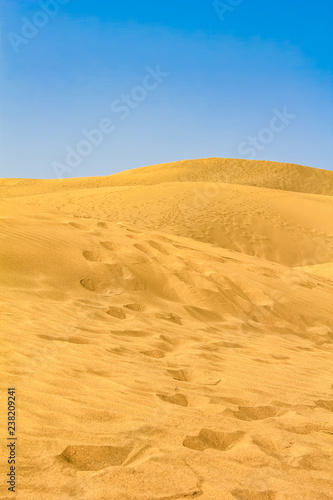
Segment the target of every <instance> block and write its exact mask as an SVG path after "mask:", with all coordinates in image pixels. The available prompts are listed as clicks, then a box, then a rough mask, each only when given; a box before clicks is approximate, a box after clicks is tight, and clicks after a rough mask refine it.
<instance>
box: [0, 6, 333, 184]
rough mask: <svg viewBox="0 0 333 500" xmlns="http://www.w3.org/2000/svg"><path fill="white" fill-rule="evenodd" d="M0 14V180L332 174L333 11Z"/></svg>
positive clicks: (56, 9) (53, 9) (24, 9)
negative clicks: (225, 166)
mask: <svg viewBox="0 0 333 500" xmlns="http://www.w3.org/2000/svg"><path fill="white" fill-rule="evenodd" d="M42 4H43V5H44V10H43V8H42ZM223 4H224V5H225V6H227V7H224V6H223ZM0 9H1V17H0V19H1V73H0V84H1V92H0V126H1V144H0V146H1V157H0V165H1V172H0V175H1V176H2V177H38V178H53V177H56V176H63V177H83V176H91V175H108V174H112V173H114V172H119V171H121V170H125V169H129V168H136V167H140V166H145V165H151V164H155V163H164V162H169V161H177V160H183V159H189V158H203V157H215V156H219V157H227V158H256V159H266V160H273V161H284V162H292V163H299V164H303V165H309V166H313V167H317V168H325V169H333V92H332V89H333V85H332V70H333V55H332V54H333V34H332V33H333V30H332V20H333V2H332V1H331V0H318V1H317V2H313V1H312V0H311V1H310V0H303V1H293V2H291V1H290V0H288V1H287V0H272V1H271V2H268V1H267V0H243V1H241V0H226V1H225V2H223V0H221V1H220V2H218V5H217V7H216V8H215V7H214V3H213V1H210V0H177V1H176V0H167V1H166V0H160V1H158V0H155V1H152V0H126V1H124V2H119V1H117V2H115V1H112V0H108V1H106V0H105V1H103V0H49V1H48V0H44V2H43V1H32V0H15V1H13V0H1V7H0ZM223 10H225V12H224V13H223ZM36 25H37V26H36ZM158 65H159V67H160V72H161V73H162V76H156V75H155V76H151V73H152V74H153V75H154V71H156V68H157V67H158ZM147 67H149V68H150V69H147ZM111 106H112V108H111ZM281 114H282V115H283V116H282V119H281ZM111 122H112V123H111ZM98 127H99V128H100V127H102V132H101V131H100V132H98V133H96V132H95V134H94V135H92V136H89V134H88V137H85V135H84V132H83V131H86V132H89V131H91V130H92V129H96V128H98ZM82 141H86V142H83V143H82ZM89 141H90V142H89ZM92 141H94V144H91V142H92ZM68 148H69V149H68ZM73 151H75V152H76V153H73ZM78 151H79V153H78ZM70 152H71V153H70ZM63 167H65V168H63Z"/></svg>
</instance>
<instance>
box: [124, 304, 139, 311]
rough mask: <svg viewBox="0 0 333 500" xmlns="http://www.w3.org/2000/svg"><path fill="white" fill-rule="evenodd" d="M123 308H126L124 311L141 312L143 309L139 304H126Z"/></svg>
mask: <svg viewBox="0 0 333 500" xmlns="http://www.w3.org/2000/svg"><path fill="white" fill-rule="evenodd" d="M124 307H126V309H130V310H131V311H137V312H139V311H142V309H143V307H142V306H141V305H140V304H135V303H134V304H126V305H125V306H124Z"/></svg>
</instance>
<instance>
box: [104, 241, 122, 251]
mask: <svg viewBox="0 0 333 500" xmlns="http://www.w3.org/2000/svg"><path fill="white" fill-rule="evenodd" d="M99 244H100V245H102V247H104V248H106V249H107V250H111V251H112V252H115V251H116V250H117V248H118V246H117V245H115V244H114V243H112V241H100V242H99Z"/></svg>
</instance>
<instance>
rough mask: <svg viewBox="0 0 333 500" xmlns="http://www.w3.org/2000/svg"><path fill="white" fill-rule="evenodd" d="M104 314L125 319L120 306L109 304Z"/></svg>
mask: <svg viewBox="0 0 333 500" xmlns="http://www.w3.org/2000/svg"><path fill="white" fill-rule="evenodd" d="M106 314H108V315H109V316H112V317H113V318H118V319H126V314H125V313H124V311H123V310H122V309H121V308H120V307H113V306H110V307H109V309H108V310H107V311H106Z"/></svg>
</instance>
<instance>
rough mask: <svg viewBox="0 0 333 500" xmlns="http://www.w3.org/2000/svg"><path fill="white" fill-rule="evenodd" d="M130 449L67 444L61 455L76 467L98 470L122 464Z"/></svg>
mask: <svg viewBox="0 0 333 500" xmlns="http://www.w3.org/2000/svg"><path fill="white" fill-rule="evenodd" d="M130 451H131V448H130V447H113V446H67V448H66V449H65V450H64V451H63V452H62V453H61V455H60V456H59V457H60V458H61V459H63V460H64V461H65V462H67V464H69V465H71V466H72V467H74V468H75V469H78V470H81V471H98V470H102V469H105V468H106V467H110V466H116V465H121V464H122V463H123V462H124V461H125V460H126V458H127V457H128V455H129V453H130Z"/></svg>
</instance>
